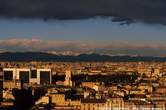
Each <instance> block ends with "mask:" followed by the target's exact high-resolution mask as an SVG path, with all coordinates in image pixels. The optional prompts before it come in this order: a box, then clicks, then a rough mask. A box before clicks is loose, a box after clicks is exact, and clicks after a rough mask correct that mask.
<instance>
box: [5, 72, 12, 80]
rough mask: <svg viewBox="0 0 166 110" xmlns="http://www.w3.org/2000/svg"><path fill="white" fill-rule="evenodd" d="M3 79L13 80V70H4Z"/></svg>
mask: <svg viewBox="0 0 166 110" xmlns="http://www.w3.org/2000/svg"><path fill="white" fill-rule="evenodd" d="M4 80H9V81H12V80H13V71H4Z"/></svg>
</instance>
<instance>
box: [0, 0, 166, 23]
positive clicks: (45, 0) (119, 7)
mask: <svg viewBox="0 0 166 110" xmlns="http://www.w3.org/2000/svg"><path fill="white" fill-rule="evenodd" d="M165 10H166V0H0V16H1V17H5V18H15V17H16V18H31V19H33V18H40V19H44V20H48V19H84V18H90V17H95V16H102V17H105V16H112V17H115V18H114V19H113V21H118V22H119V21H126V23H131V22H133V21H143V22H146V23H159V24H166V13H165Z"/></svg>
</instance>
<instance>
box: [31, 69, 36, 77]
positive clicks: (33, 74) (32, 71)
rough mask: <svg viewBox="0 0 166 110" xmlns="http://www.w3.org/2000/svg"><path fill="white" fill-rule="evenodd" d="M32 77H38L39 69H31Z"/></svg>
mask: <svg viewBox="0 0 166 110" xmlns="http://www.w3.org/2000/svg"><path fill="white" fill-rule="evenodd" d="M31 78H37V71H36V70H31Z"/></svg>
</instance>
